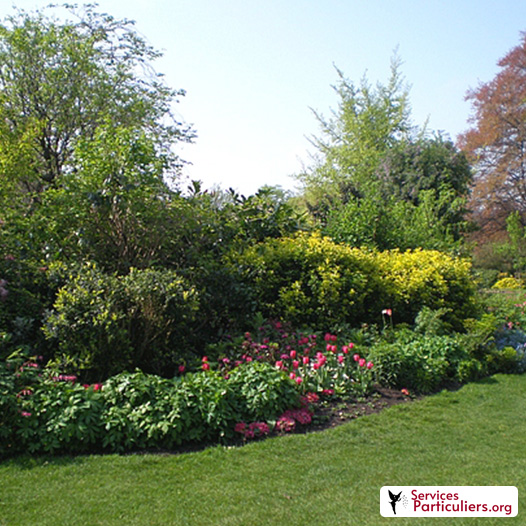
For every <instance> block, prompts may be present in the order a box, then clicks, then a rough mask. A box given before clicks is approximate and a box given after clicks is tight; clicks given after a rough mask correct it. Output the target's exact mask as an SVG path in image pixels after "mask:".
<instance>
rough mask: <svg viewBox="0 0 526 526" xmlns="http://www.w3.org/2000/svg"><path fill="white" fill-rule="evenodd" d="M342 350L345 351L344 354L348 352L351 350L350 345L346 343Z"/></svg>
mask: <svg viewBox="0 0 526 526" xmlns="http://www.w3.org/2000/svg"><path fill="white" fill-rule="evenodd" d="M342 352H343V354H347V353H348V352H349V346H348V345H344V346H343V347H342Z"/></svg>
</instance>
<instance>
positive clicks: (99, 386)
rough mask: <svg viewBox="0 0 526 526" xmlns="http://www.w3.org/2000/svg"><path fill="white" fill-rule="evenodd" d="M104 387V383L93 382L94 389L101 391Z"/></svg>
mask: <svg viewBox="0 0 526 526" xmlns="http://www.w3.org/2000/svg"><path fill="white" fill-rule="evenodd" d="M101 389H102V384H93V390H94V391H100V390H101Z"/></svg>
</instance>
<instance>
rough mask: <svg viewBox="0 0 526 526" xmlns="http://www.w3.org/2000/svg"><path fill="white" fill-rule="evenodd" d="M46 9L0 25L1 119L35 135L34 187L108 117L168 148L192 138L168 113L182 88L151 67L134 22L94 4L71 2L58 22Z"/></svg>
mask: <svg viewBox="0 0 526 526" xmlns="http://www.w3.org/2000/svg"><path fill="white" fill-rule="evenodd" d="M47 9H52V7H49V8H46V10H43V11H40V12H36V13H28V12H25V11H21V10H19V11H17V12H16V13H15V14H14V15H12V16H8V17H7V18H6V19H5V20H4V21H3V23H2V24H0V104H1V120H2V121H4V122H5V123H6V124H7V126H8V127H9V128H10V129H11V130H18V133H19V134H20V133H23V134H25V135H26V136H27V135H28V134H31V135H32V141H31V147H32V151H33V162H32V163H31V164H30V165H29V168H30V169H31V171H32V172H33V174H35V173H36V175H37V176H38V179H37V183H38V184H37V187H36V190H41V189H42V188H45V187H48V186H49V185H54V184H56V182H57V180H58V179H59V178H60V176H61V175H62V174H63V173H64V172H67V171H71V170H74V169H75V159H74V151H75V143H76V141H77V140H78V138H79V137H81V136H82V137H83V138H86V137H91V136H93V135H94V133H95V130H96V129H97V127H98V126H99V125H101V124H102V123H103V122H107V121H108V120H111V121H112V122H113V123H114V124H115V125H118V126H129V127H131V128H136V129H137V128H141V129H143V130H144V131H145V132H147V133H148V134H150V135H151V136H152V137H155V139H156V143H157V145H158V148H164V149H165V150H168V149H169V147H170V145H171V143H172V142H173V141H174V140H188V139H190V138H191V137H192V133H191V131H190V130H189V129H188V128H187V127H185V126H184V125H183V124H182V123H179V122H177V121H176V120H175V119H173V118H171V113H170V104H171V103H172V101H173V100H175V99H176V98H177V97H178V96H180V95H183V94H184V92H183V91H175V90H172V89H170V88H168V87H166V86H165V85H164V84H163V82H162V78H161V75H159V74H157V73H156V72H155V70H154V69H153V67H152V62H153V60H155V59H156V58H158V57H159V55H160V54H159V53H158V52H157V51H156V50H154V49H153V48H152V47H151V46H150V45H148V44H147V43H146V41H145V40H144V39H143V38H142V37H140V36H139V35H138V34H137V32H136V31H134V28H133V22H131V21H128V20H117V19H115V18H113V17H112V16H110V15H107V14H100V13H97V12H96V11H94V8H93V7H92V6H86V7H85V8H84V9H83V10H76V9H75V8H70V11H71V14H72V15H74V17H75V18H74V19H73V20H66V21H58V20H57V19H56V18H54V17H52V16H51V15H48V14H47V12H48V11H47ZM175 164H176V163H175ZM33 174H27V176H26V179H27V178H29V176H30V175H33ZM33 183H34V181H33ZM32 186H34V184H33V185H32Z"/></svg>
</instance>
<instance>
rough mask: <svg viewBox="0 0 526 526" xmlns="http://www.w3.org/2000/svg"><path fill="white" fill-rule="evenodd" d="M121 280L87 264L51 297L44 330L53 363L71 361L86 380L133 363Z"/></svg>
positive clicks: (101, 376)
mask: <svg viewBox="0 0 526 526" xmlns="http://www.w3.org/2000/svg"><path fill="white" fill-rule="evenodd" d="M126 307H127V298H126V293H125V290H124V288H123V286H122V282H121V280H119V279H118V278H117V277H115V276H112V275H108V274H104V273H103V272H101V271H100V270H98V269H97V267H96V266H95V265H93V264H87V265H85V266H83V267H82V269H81V270H80V271H79V272H78V273H76V275H71V276H70V281H69V282H68V284H67V285H66V286H64V287H62V288H61V289H60V290H59V292H58V295H57V299H56V301H55V304H54V306H53V311H52V312H51V314H50V315H49V317H48V318H47V322H46V325H45V327H44V332H45V335H46V337H47V338H48V339H50V340H52V341H53V342H54V343H56V345H57V347H58V352H57V354H56V355H55V359H60V360H64V359H73V360H74V361H75V362H76V364H77V367H78V368H79V370H81V371H82V372H83V374H84V375H85V376H86V377H88V378H95V379H100V378H105V377H108V376H110V375H112V374H116V373H118V372H120V371H123V370H125V369H127V368H129V367H131V366H132V364H133V349H132V342H131V337H130V336H131V335H130V330H129V328H130V321H131V320H130V319H129V318H128V315H127V308H126Z"/></svg>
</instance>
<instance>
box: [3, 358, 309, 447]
mask: <svg viewBox="0 0 526 526" xmlns="http://www.w3.org/2000/svg"><path fill="white" fill-rule="evenodd" d="M205 363H206V362H204V363H203V365H205ZM6 364H7V365H6V366H5V367H4V369H3V370H2V371H1V372H2V374H1V375H0V402H1V404H2V409H3V413H2V431H1V433H2V439H3V440H2V446H1V449H0V455H5V454H13V453H17V452H22V451H28V452H31V453H57V452H61V453H64V452H66V453H79V452H93V451H112V452H124V451H130V450H139V449H160V448H174V447H176V446H179V445H181V444H185V443H201V442H205V441H214V442H217V441H222V440H230V439H232V438H233V437H235V433H236V432H235V426H236V424H237V423H238V422H239V420H240V419H245V420H247V421H249V422H253V421H264V422H267V421H268V422H275V421H276V420H277V419H278V418H279V417H280V415H282V414H283V413H284V412H285V411H286V410H288V409H293V408H295V407H298V406H299V392H298V389H297V386H296V384H295V383H294V382H293V381H292V380H291V379H290V378H289V377H288V376H287V375H286V374H285V373H284V372H283V371H280V370H279V369H277V368H275V367H273V366H271V365H270V364H267V363H260V362H253V363H250V362H248V363H243V364H242V365H240V366H239V367H238V368H237V369H236V370H234V371H232V373H231V375H223V374H221V373H219V372H218V371H212V370H210V369H209V368H204V370H203V371H199V372H195V373H188V374H185V375H184V376H182V377H176V378H174V379H172V380H168V379H165V378H161V377H159V376H156V375H148V374H145V373H142V372H140V371H136V372H135V373H122V374H120V375H116V376H114V377H112V378H110V379H109V380H108V381H106V382H104V383H103V384H92V385H88V384H80V383H79V382H78V381H77V377H76V376H72V375H58V376H51V375H49V374H46V373H45V372H44V371H42V369H41V368H40V366H39V364H38V363H36V362H24V363H22V364H15V363H14V362H13V361H12V360H10V361H7V362H6ZM8 365H9V367H8ZM27 370H29V372H26V371H27Z"/></svg>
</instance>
